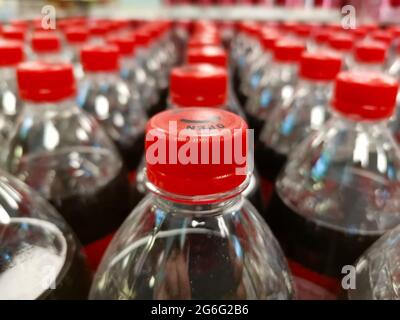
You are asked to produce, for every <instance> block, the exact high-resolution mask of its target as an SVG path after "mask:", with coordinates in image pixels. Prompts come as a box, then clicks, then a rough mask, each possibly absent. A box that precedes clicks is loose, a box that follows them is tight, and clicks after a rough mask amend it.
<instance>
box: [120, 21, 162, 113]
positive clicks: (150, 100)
mask: <svg viewBox="0 0 400 320" xmlns="http://www.w3.org/2000/svg"><path fill="white" fill-rule="evenodd" d="M132 36H133V37H134V39H135V42H136V50H135V59H136V66H135V68H133V69H131V68H128V69H125V68H122V75H123V76H124V78H125V79H127V80H128V81H131V82H132V83H133V84H135V85H136V86H137V87H138V88H139V92H140V95H141V97H142V105H143V107H144V108H145V109H146V110H147V112H148V113H150V111H151V110H150V109H151V107H152V106H153V105H155V104H156V103H157V102H158V100H159V96H158V92H157V83H156V79H155V78H154V77H153V75H152V74H151V73H150V72H149V70H148V69H147V65H146V63H147V60H148V59H149V57H150V53H151V51H152V48H151V47H152V42H153V39H152V36H151V34H150V32H148V31H147V30H146V29H145V28H140V29H139V30H137V31H135V32H134V33H133V35H132ZM122 67H123V66H122Z"/></svg>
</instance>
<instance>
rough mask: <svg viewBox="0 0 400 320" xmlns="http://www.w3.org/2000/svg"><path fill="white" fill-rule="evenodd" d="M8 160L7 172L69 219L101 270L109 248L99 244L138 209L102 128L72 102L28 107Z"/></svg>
mask: <svg viewBox="0 0 400 320" xmlns="http://www.w3.org/2000/svg"><path fill="white" fill-rule="evenodd" d="M3 156H4V161H5V162H4V164H5V168H6V170H7V171H9V172H10V173H12V174H13V175H15V176H16V177H18V178H19V179H21V180H22V181H24V182H25V183H27V184H28V185H29V186H31V187H32V188H34V189H35V190H37V191H38V192H39V193H40V194H41V195H42V196H43V197H44V198H46V199H47V200H49V201H50V203H52V204H53V205H54V206H55V207H56V209H57V210H58V211H59V212H60V213H61V215H62V216H63V217H64V218H65V219H66V220H67V222H68V223H69V224H70V225H71V227H72V229H73V230H74V232H75V233H76V234H77V236H78V238H79V240H80V241H81V242H82V243H83V244H84V245H85V246H86V248H87V249H88V251H87V253H88V255H89V258H92V256H93V259H92V260H93V261H91V262H92V263H94V265H95V264H96V262H95V261H97V262H98V260H99V256H101V251H102V250H103V251H104V249H105V248H104V246H103V245H100V246H96V243H98V242H99V241H100V242H101V241H102V239H106V238H108V237H110V235H111V234H112V233H113V232H114V231H115V230H116V229H117V228H118V227H119V225H120V224H121V223H122V221H123V220H124V219H125V218H126V216H127V215H128V214H129V212H130V210H131V208H132V205H131V191H130V185H129V180H128V173H127V171H126V169H125V167H124V166H123V164H122V161H121V159H120V157H119V155H118V151H117V150H116V149H115V147H114V145H113V143H112V142H111V140H110V139H109V138H108V136H107V134H106V133H105V132H104V131H103V129H102V128H101V126H100V124H99V123H97V122H96V121H95V120H94V118H92V117H91V116H89V115H88V114H86V113H84V112H82V111H81V110H80V109H79V108H78V107H77V106H76V105H75V103H74V101H73V100H72V99H66V100H63V101H60V102H59V103H58V104H55V103H44V104H37V103H35V104H33V103H26V104H25V106H24V108H23V111H22V112H21V114H20V116H19V118H18V120H17V124H16V128H15V130H14V132H13V135H12V136H11V138H10V140H9V141H8V145H7V147H6V148H5V152H4V153H3ZM101 243H103V242H101ZM91 249H93V250H91Z"/></svg>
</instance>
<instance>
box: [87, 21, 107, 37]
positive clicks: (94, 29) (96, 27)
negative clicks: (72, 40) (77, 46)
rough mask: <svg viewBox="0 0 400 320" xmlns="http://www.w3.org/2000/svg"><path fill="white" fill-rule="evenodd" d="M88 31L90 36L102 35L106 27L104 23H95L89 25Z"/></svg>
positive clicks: (105, 32)
mask: <svg viewBox="0 0 400 320" xmlns="http://www.w3.org/2000/svg"><path fill="white" fill-rule="evenodd" d="M89 32H90V35H92V36H96V37H102V36H104V35H106V34H107V32H108V27H107V25H106V24H104V23H102V24H100V23H95V24H92V25H90V26H89Z"/></svg>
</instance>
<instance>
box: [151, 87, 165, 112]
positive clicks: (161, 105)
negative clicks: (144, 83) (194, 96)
mask: <svg viewBox="0 0 400 320" xmlns="http://www.w3.org/2000/svg"><path fill="white" fill-rule="evenodd" d="M168 93H169V88H166V89H163V90H161V91H160V92H159V95H160V96H159V99H158V102H156V103H155V104H154V105H152V106H151V107H150V109H149V111H148V113H147V114H148V116H149V117H152V116H154V115H155V114H157V113H159V112H161V111H164V110H165V109H166V108H167V105H168Z"/></svg>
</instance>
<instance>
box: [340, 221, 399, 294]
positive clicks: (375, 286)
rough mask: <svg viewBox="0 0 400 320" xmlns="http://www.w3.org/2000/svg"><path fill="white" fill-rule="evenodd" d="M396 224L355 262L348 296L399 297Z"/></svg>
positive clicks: (397, 232) (397, 234) (397, 233)
mask: <svg viewBox="0 0 400 320" xmlns="http://www.w3.org/2000/svg"><path fill="white" fill-rule="evenodd" d="M399 235H400V226H398V227H396V228H394V229H393V230H390V231H388V232H387V233H386V234H385V235H384V236H383V237H381V238H380V239H379V240H378V241H376V242H375V243H374V244H373V245H372V246H371V247H370V248H369V249H368V250H367V251H366V252H365V253H364V254H363V255H362V256H361V257H360V259H358V261H357V263H356V264H355V268H356V277H355V280H354V283H353V284H352V283H350V285H354V286H353V287H350V288H349V289H348V297H349V299H351V300H399V299H400V294H399V291H398V288H399V285H400V280H399V276H398V274H399V262H400V251H399V249H400V236H399Z"/></svg>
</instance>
